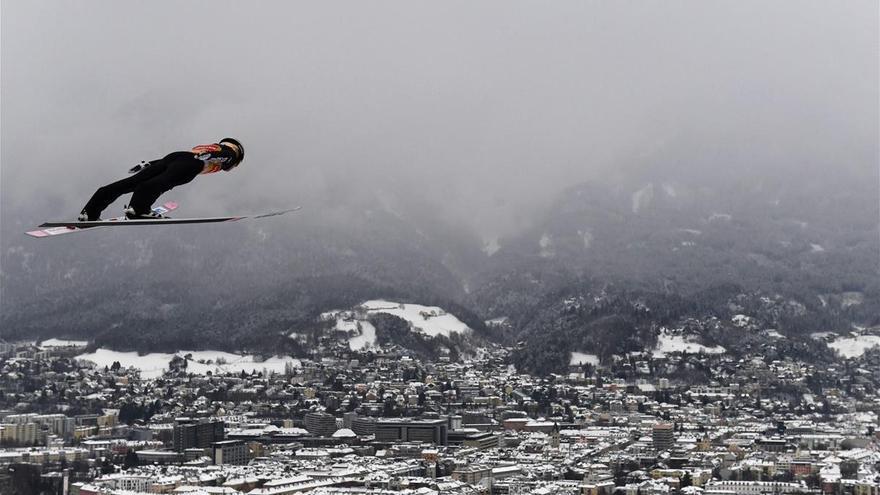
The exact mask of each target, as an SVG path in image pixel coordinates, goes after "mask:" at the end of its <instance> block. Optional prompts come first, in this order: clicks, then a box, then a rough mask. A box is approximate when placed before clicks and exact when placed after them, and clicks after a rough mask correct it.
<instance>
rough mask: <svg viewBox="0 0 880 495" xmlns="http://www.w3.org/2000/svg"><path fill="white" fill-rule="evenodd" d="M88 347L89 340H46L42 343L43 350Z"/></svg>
mask: <svg viewBox="0 0 880 495" xmlns="http://www.w3.org/2000/svg"><path fill="white" fill-rule="evenodd" d="M87 345H89V341H87V340H61V339H46V340H44V341H42V342H40V347H41V348H43V349H48V348H50V347H85V346H87Z"/></svg>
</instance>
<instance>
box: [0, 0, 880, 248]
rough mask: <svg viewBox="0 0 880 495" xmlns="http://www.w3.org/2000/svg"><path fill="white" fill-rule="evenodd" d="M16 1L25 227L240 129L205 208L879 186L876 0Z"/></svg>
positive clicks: (492, 229)
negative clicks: (608, 186) (668, 182)
mask: <svg viewBox="0 0 880 495" xmlns="http://www.w3.org/2000/svg"><path fill="white" fill-rule="evenodd" d="M0 15H2V57H0V58H2V115H0V117H2V143H0V145H2V155H0V188H2V203H0V208H2V214H3V215H2V218H3V221H4V223H6V226H9V225H10V222H14V223H15V225H16V228H18V226H19V225H20V226H30V225H32V224H37V223H39V222H41V221H43V220H46V219H47V218H44V216H51V217H52V218H53V219H61V218H72V217H73V216H74V215H75V214H76V213H77V212H78V211H79V209H80V208H81V207H82V205H83V204H84V202H85V201H86V200H87V199H88V197H89V195H90V194H91V193H92V192H93V191H94V189H95V188H96V187H97V186H99V185H101V184H103V183H107V182H109V181H111V180H116V179H117V178H120V177H122V176H124V175H125V170H126V169H127V168H128V167H129V166H131V165H133V164H135V163H137V162H138V161H140V160H143V159H153V158H157V157H160V156H162V155H164V154H165V153H168V152H170V151H174V150H181V149H188V148H190V147H191V146H193V145H195V144H200V143H204V142H213V141H217V140H219V139H220V138H222V137H225V136H234V137H236V138H238V139H240V140H241V141H242V142H243V143H244V145H245V148H246V150H247V158H246V160H245V163H244V164H243V165H242V166H241V167H239V168H238V169H237V170H236V171H234V172H232V173H228V174H214V175H213V176H205V177H199V178H197V179H196V180H195V181H194V182H193V183H192V184H189V185H187V186H185V187H183V188H180V189H179V190H175V191H174V193H173V196H174V198H175V199H181V200H183V201H185V202H186V205H187V213H189V214H227V213H228V214H235V213H249V212H253V211H260V210H262V209H271V208H277V207H287V206H291V205H294V204H305V205H307V206H308V205H310V204H311V205H318V204H319V202H320V201H321V200H326V199H327V198H328V197H331V198H334V199H336V200H339V201H345V200H346V198H348V197H351V196H352V195H358V194H372V193H374V192H376V193H380V194H381V193H383V192H394V193H396V194H398V195H402V196H411V197H413V198H419V199H420V200H423V201H425V202H427V203H428V204H430V205H432V206H433V207H434V208H436V209H437V210H438V211H440V212H442V213H443V214H444V215H447V216H448V218H450V219H452V220H453V221H458V222H464V223H467V224H468V225H469V226H470V227H472V228H474V229H476V230H479V231H482V232H486V233H488V234H497V233H503V232H507V231H512V230H515V229H516V228H518V227H520V226H521V225H522V224H523V223H524V222H527V221H528V219H529V212H530V211H533V210H534V209H536V208H541V207H542V205H544V204H546V202H548V201H550V200H551V199H552V198H553V197H554V195H556V194H557V193H558V192H559V191H560V190H562V189H564V188H565V187H567V186H569V185H571V184H575V183H578V182H581V181H585V180H607V179H609V178H614V177H618V176H626V175H628V174H635V175H636V176H638V174H642V176H644V177H660V178H662V177H664V176H667V175H670V174H678V176H682V175H683V174H689V173H695V174H698V175H700V176H701V177H707V178H711V177H717V176H724V177H735V176H738V175H741V176H747V177H751V178H760V177H763V176H767V177H782V178H785V180H791V181H793V182H797V181H802V180H805V179H806V180H809V179H817V178H818V179H821V180H825V178H826V177H827V176H851V177H856V178H859V179H861V180H869V181H873V183H877V141H878V123H877V114H878V97H877V93H878V6H877V3H876V1H875V0H866V1H848V2H834V3H831V2H806V1H800V0H798V1H790V2H742V1H735V2H734V1H731V2H703V1H687V2H585V1H558V2H512V1H507V0H505V1H483V2H464V1H462V2H456V1H443V2H408V1H407V2H288V1H261V2H239V1H216V0H211V1H186V2H178V1H151V2H119V1H118V0H108V1H88V2H84V1H64V2H59V1H33V0H8V1H4V2H3V4H2V11H0ZM169 196H170V195H169ZM120 203H121V201H120ZM113 208H114V209H116V208H118V204H117V206H114V207H113ZM115 211H116V210H115ZM308 214H309V215H320V214H321V212H320V207H315V208H312V209H311V211H309V212H308ZM3 230H4V233H6V234H7V235H8V232H9V229H6V228H4V229H3Z"/></svg>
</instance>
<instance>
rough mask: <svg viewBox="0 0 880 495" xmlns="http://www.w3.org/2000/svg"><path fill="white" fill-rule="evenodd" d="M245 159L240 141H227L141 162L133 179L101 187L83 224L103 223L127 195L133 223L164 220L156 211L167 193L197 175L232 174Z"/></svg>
mask: <svg viewBox="0 0 880 495" xmlns="http://www.w3.org/2000/svg"><path fill="white" fill-rule="evenodd" d="M243 159H244V147H243V146H242V145H241V143H240V142H238V140H236V139H233V138H223V139H221V140H220V142H219V143H214V144H202V145H199V146H196V147H195V148H193V149H192V150H191V151H176V152H174V153H171V154H169V155H168V156H166V157H165V158H160V159H158V160H153V161H151V162H141V164H140V165H136V166H135V167H133V168H132V169H131V170H129V173H132V174H134V175H132V176H131V177H126V178H125V179H122V180H119V181H116V182H114V183H112V184H107V185H106V186H103V187H99V188H98V190H97V191H95V194H94V195H92V198H91V199H90V200H89V202H88V203H86V205H85V207H83V209H82V211H81V212H80V214H79V217H78V220H79V221H81V222H85V221H95V220H100V218H101V212H102V211H104V209H105V208H107V207H108V206H110V204H111V203H113V202H114V201H116V199H117V198H119V196H121V195H123V194H126V193H134V194H132V195H131V201H130V202H129V205H128V207H127V208H126V209H125V216H126V217H128V218H130V219H138V218H163V217H162V215H160V214H158V213H155V212H153V211H152V206H153V203H154V202H155V201H156V200H157V199H158V198H159V196H161V195H162V193H164V192H166V191H170V190H171V189H172V188H174V187H176V186H179V185H182V184H186V183H187V182H190V181H191V180H193V179H195V178H196V176H197V175H201V174H212V173H214V172H219V171H220V170H223V171H226V172H228V171H230V170H232V169H234V168H235V167H237V166H238V165H239V164H240V163H241V161H242V160H243Z"/></svg>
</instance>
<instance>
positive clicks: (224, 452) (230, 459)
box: [211, 440, 250, 465]
mask: <svg viewBox="0 0 880 495" xmlns="http://www.w3.org/2000/svg"><path fill="white" fill-rule="evenodd" d="M211 448H212V450H213V452H212V455H211V457H212V458H213V459H214V464H217V465H220V464H247V463H248V461H249V460H250V459H249V455H248V454H249V453H248V448H247V445H246V444H245V443H244V441H242V440H223V441H221V442H214V443H213V444H211Z"/></svg>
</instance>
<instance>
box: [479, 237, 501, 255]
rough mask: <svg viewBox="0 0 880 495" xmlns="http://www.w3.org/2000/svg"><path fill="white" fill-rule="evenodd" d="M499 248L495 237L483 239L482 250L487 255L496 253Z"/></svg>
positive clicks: (499, 245)
mask: <svg viewBox="0 0 880 495" xmlns="http://www.w3.org/2000/svg"><path fill="white" fill-rule="evenodd" d="M499 249H501V244H500V243H499V242H498V238H497V237H492V238H491V239H487V240H485V241H483V252H484V253H486V255H487V256H492V255H493V254H495V253H497V252H498V250H499Z"/></svg>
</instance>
